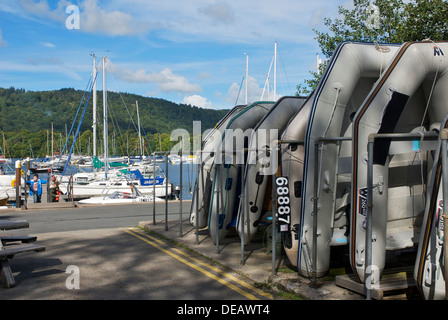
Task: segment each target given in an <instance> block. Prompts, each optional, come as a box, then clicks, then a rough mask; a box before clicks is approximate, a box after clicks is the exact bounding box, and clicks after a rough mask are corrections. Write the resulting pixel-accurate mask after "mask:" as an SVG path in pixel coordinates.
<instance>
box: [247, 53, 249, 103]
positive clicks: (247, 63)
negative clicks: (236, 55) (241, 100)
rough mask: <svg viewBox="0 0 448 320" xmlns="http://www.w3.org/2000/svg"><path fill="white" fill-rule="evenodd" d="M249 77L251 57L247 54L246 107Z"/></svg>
mask: <svg viewBox="0 0 448 320" xmlns="http://www.w3.org/2000/svg"><path fill="white" fill-rule="evenodd" d="M248 77H249V55H248V54H247V53H246V105H247V82H248V80H249V79H248Z"/></svg>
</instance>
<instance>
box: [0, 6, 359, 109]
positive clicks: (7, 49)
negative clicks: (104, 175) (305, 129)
mask: <svg viewBox="0 0 448 320" xmlns="http://www.w3.org/2000/svg"><path fill="white" fill-rule="evenodd" d="M350 3H351V1H346V0H344V1H343V0H315V1H304V0H277V1H267V0H244V1H241V0H240V1H236V0H130V1H118V0H108V1H105V0H72V1H67V0H59V1H58V0H17V1H11V0H0V87H6V88H8V87H11V86H14V87H16V88H24V89H26V90H57V89H60V88H75V89H80V90H84V89H85V88H86V86H87V83H88V80H89V77H90V75H91V72H92V56H91V53H92V52H93V53H94V54H95V55H96V57H97V62H98V63H99V62H100V60H101V57H103V56H107V58H108V63H107V67H106V70H107V79H106V80H107V81H106V83H107V89H108V90H111V91H122V92H129V93H136V94H139V95H143V96H148V97H156V98H162V99H166V100H170V101H173V102H176V103H187V104H192V105H197V106H199V107H204V108H213V109H224V108H232V107H233V106H234V105H235V102H236V98H237V96H238V92H239V90H240V85H241V82H242V79H243V76H244V75H245V69H246V53H247V55H248V56H249V77H248V79H249V81H248V101H249V102H253V101H258V100H260V99H261V97H262V93H263V89H264V88H265V82H266V77H267V75H268V71H269V68H270V66H271V62H272V59H273V56H274V44H275V42H276V41H277V43H278V50H277V86H276V91H277V95H279V96H280V95H294V94H295V92H296V89H295V88H296V85H297V84H299V83H302V81H303V80H304V79H306V78H309V71H310V70H315V68H316V54H317V53H319V47H318V45H317V42H316V40H314V36H315V35H314V32H313V31H312V29H313V28H314V29H318V30H323V28H324V26H323V19H324V18H325V17H335V16H336V15H337V8H338V6H339V5H344V6H346V5H349V4H350ZM70 5H75V6H76V7H77V8H79V29H76V28H75V29H69V28H67V20H68V23H69V26H70V25H73V23H74V22H75V20H73V19H72V18H73V17H74V16H73V15H72V14H73V11H69V12H68V13H66V10H67V7H68V6H70ZM273 71H274V67H273V66H272V69H271V73H270V90H269V93H270V98H271V100H272V98H273V97H272V94H273V85H274V74H273ZM101 88H102V76H99V77H98V89H101ZM264 92H265V95H264V99H265V100H267V99H268V95H267V94H268V89H267V88H266V89H265V90H264ZM244 102H245V84H244V83H243V87H242V88H241V92H240V94H239V100H238V101H237V103H238V104H242V103H244Z"/></svg>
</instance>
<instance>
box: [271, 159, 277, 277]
mask: <svg viewBox="0 0 448 320" xmlns="http://www.w3.org/2000/svg"><path fill="white" fill-rule="evenodd" d="M272 151H273V152H275V150H272ZM271 165H272V163H271ZM272 170H273V172H272V212H271V214H272V225H271V227H272V275H273V276H275V260H276V256H275V253H276V252H275V251H276V237H275V231H276V230H275V224H276V223H275V209H276V201H275V200H276V199H275V173H276V172H275V171H274V168H272Z"/></svg>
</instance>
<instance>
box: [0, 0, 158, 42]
mask: <svg viewBox="0 0 448 320" xmlns="http://www.w3.org/2000/svg"><path fill="white" fill-rule="evenodd" d="M19 4H20V7H21V9H22V10H23V12H24V13H25V14H28V15H30V16H35V17H38V18H44V19H47V20H51V21H58V22H63V23H64V26H65V21H66V19H67V18H68V17H69V15H67V13H66V12H65V10H66V8H67V6H69V5H72V3H71V2H68V1H66V0H59V1H58V2H57V7H56V8H55V9H51V8H50V5H49V4H48V1H47V0H38V1H33V0H19ZM78 6H79V8H80V14H79V18H80V29H79V30H80V31H82V32H88V33H101V34H106V35H110V36H123V35H136V34H140V33H145V32H147V31H148V30H149V26H150V24H149V23H148V22H140V21H138V20H137V19H136V18H135V17H134V16H132V15H131V14H129V13H126V12H122V11H118V10H111V11H106V10H103V9H102V6H101V7H100V6H99V5H98V1H97V0H84V1H79V2H78ZM6 9H7V8H6Z"/></svg>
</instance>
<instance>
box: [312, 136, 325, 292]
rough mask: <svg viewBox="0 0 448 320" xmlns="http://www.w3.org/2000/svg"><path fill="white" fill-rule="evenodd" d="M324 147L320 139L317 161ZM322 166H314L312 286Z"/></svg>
mask: <svg viewBox="0 0 448 320" xmlns="http://www.w3.org/2000/svg"><path fill="white" fill-rule="evenodd" d="M321 148H322V141H320V140H318V141H317V142H316V143H315V144H314V159H315V161H316V162H317V163H320V161H319V155H320V149H321ZM319 170H320V166H319V165H318V166H315V167H314V196H313V252H312V267H311V268H312V270H311V284H310V286H311V287H312V288H316V278H317V212H318V210H319V209H318V192H319V190H318V188H319V187H318V185H319V173H320V171H319Z"/></svg>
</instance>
